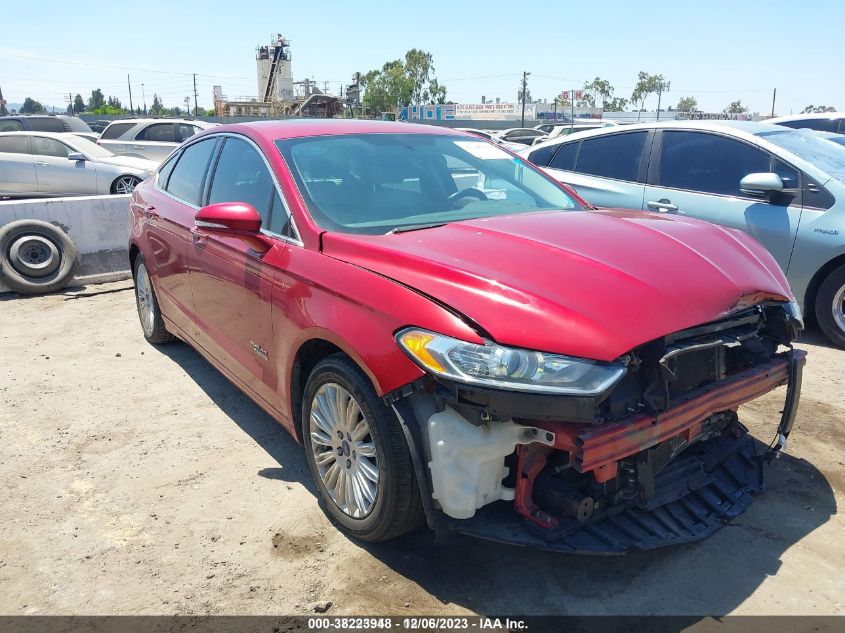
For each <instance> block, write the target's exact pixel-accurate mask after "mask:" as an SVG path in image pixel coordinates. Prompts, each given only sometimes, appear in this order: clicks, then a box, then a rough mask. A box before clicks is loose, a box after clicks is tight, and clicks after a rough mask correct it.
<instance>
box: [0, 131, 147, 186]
mask: <svg viewBox="0 0 845 633" xmlns="http://www.w3.org/2000/svg"><path fill="white" fill-rule="evenodd" d="M157 166H158V163H156V162H154V161H151V160H146V159H143V158H132V157H129V156H115V155H114V154H112V153H111V152H110V151H108V150H106V149H103V148H102V147H100V146H99V145H97V144H95V143H92V142H91V141H89V140H87V139H84V138H80V137H79V136H76V135H75V134H68V133H51V132H0V196H4V197H11V198H29V197H54V196H76V195H98V194H100V195H107V194H125V193H131V192H132V190H133V189H134V188H135V185H137V184H138V183H139V182H141V181H142V180H145V179H146V178H147V177H149V176H150V175H151V174H152V173H153V171H154V170H155V169H156V167H157Z"/></svg>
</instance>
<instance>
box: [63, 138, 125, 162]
mask: <svg viewBox="0 0 845 633" xmlns="http://www.w3.org/2000/svg"><path fill="white" fill-rule="evenodd" d="M63 140H64V141H65V142H66V143H67V144H68V145H70V146H71V147H73V149H75V150H77V151H80V152H82V153H83V154H88V156H90V157H91V158H109V157H111V156H114V154H112V153H111V152H110V151H108V150H107V149H103V148H102V147H100V146H99V145H97V144H96V143H92V142H91V141H89V140H88V139H87V138H82V137H81V136H77V135H76V134H70V135H68V136H66V137H64V139H63Z"/></svg>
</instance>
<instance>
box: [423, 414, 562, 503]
mask: <svg viewBox="0 0 845 633" xmlns="http://www.w3.org/2000/svg"><path fill="white" fill-rule="evenodd" d="M428 435H429V441H430V446H431V461H430V462H429V463H428V467H429V468H430V469H431V483H432V489H433V490H432V497H434V498H435V499H437V501H438V502H440V507H441V508H443V512H445V513H446V514H448V515H449V516H450V517H453V518H455V519H469V518H470V517H472V516H473V515H474V514H475V511H476V510H477V509H478V508H480V507H482V506H484V505H487V504H488V503H492V502H493V501H498V500H499V499H506V500H510V499H513V495H514V491H513V489H512V488H505V487H503V486H502V479H504V478H505V477H507V475H508V469H507V467H506V466H505V457H506V456H507V455H510V454H511V453H513V451H514V449H515V448H516V445H517V444H530V443H532V442H539V443H541V444H547V445H549V446H551V445H552V444H554V436H553V435H552V434H550V433H548V432H547V431H545V430H542V429H536V428H534V427H530V426H522V425H520V424H515V423H514V422H513V421H511V420H508V421H507V422H488V423H487V424H485V425H483V426H475V425H473V424H471V423H470V422H468V421H467V420H466V418H464V417H463V416H461V415H460V414H458V413H457V412H456V411H455V410H454V409H451V408H449V407H446V410H445V411H443V412H442V413H435V414H434V415H432V416H431V417H430V418H429V419H428Z"/></svg>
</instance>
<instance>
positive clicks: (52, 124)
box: [29, 117, 68, 132]
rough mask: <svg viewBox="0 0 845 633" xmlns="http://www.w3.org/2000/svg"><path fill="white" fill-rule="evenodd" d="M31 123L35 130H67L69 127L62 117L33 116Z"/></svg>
mask: <svg viewBox="0 0 845 633" xmlns="http://www.w3.org/2000/svg"><path fill="white" fill-rule="evenodd" d="M29 124H30V126H31V127H32V129H33V131H35V132H67V130H68V128H67V127H66V126H65V124H64V123H63V122H62V120H61V119H56V118H54V117H33V118H31V119H30V120H29Z"/></svg>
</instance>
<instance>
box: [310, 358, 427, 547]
mask: <svg viewBox="0 0 845 633" xmlns="http://www.w3.org/2000/svg"><path fill="white" fill-rule="evenodd" d="M302 439H303V444H304V447H305V454H306V458H307V460H308V467H309V469H310V471H311V476H312V477H313V478H314V481H315V483H316V484H317V489H318V490H319V494H320V498H321V500H322V502H323V506H324V508H325V510H326V512H327V514H328V515H329V517H330V518H331V519H332V520H333V521H334V522H335V523H337V524H339V525H340V526H341V528H342V529H343V530H345V531H346V532H347V533H349V534H350V535H352V536H355V537H357V538H360V539H361V540H364V541H371V542H372V541H386V540H388V539H391V538H394V537H396V536H399V535H400V534H403V533H405V532H408V531H410V530H412V529H414V528H415V527H417V526H418V525H419V524H420V522H421V520H422V504H421V501H420V494H419V489H418V487H417V482H416V479H415V478H414V472H413V465H412V463H411V455H410V453H409V451H408V445H407V443H406V442H405V436H404V434H403V432H402V428H401V426H400V425H399V421H398V420H397V419H396V416H395V415H394V413H393V411H392V410H391V409H389V408H388V407H386V406H385V405H384V404H383V403H382V402H381V400H380V399H379V397H378V396H377V395H376V392H375V390H374V389H373V386H372V384H371V383H370V381H369V379H368V378H367V376H366V375H365V374H364V372H362V371H361V369H360V368H359V367H358V366H357V365H355V363H353V362H352V361H351V360H350V359H349V358H348V357H346V356H344V355H342V354H335V355H332V356H329V357H328V358H326V359H324V360H323V361H321V362H320V363H318V364H317V366H316V367H314V370H313V371H312V372H311V375H310V377H309V378H308V382H307V384H306V386H305V394H304V396H303V400H302Z"/></svg>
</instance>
